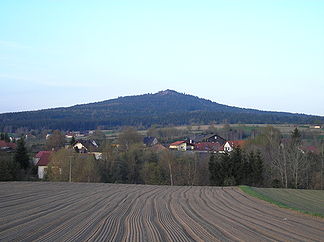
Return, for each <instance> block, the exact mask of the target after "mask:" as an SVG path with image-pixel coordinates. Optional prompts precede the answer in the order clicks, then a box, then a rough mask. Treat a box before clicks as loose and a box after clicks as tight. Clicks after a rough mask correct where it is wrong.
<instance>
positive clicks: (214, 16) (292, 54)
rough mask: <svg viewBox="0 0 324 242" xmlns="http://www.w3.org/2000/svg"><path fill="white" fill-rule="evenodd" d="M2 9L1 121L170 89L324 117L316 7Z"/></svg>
mask: <svg viewBox="0 0 324 242" xmlns="http://www.w3.org/2000/svg"><path fill="white" fill-rule="evenodd" d="M0 6H1V8H0V83H1V95H0V113H6V112H17V111H29V110H39V109H46V108H55V107H68V106H73V105H76V104H85V103H91V102H97V101H103V100H108V99H112V98H117V97H118V96H129V95H140V94H145V93H156V92H158V91H161V90H165V89H172V90H176V91H178V92H182V93H186V94H191V95H194V96H198V97H200V98H205V99H209V100H211V101H214V102H217V103H221V104H225V105H230V106H236V107H242V108H253V109H259V110H265V111H279V112H281V111H282V112H291V113H305V114H312V115H320V116H324V109H323V107H322V106H323V103H324V95H323V91H324V68H323V66H324V45H323V43H324V28H323V26H324V15H323V14H322V13H323V11H324V2H323V1H321V2H320V1H306V0H287V1H272V0H267V1H257V0H247V1H236V0H228V1H220V0H218V1H217V0H216V1H205V0H204V1H199V3H198V2H196V1H163V2H151V1H136V2H133V1H123V2H114V1H100V0H95V1H91V3H90V2H80V1H76V0H73V1H52V0H43V1H40V0H34V1H28V2H27V1H25V2H19V3H18V2H15V1H9V0H4V1H2V2H1V5H0Z"/></svg>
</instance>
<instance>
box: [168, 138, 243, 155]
mask: <svg viewBox="0 0 324 242" xmlns="http://www.w3.org/2000/svg"><path fill="white" fill-rule="evenodd" d="M244 144H245V140H225V139H224V138H223V137H221V136H219V135H217V134H213V135H208V136H203V137H196V139H187V140H180V141H176V142H173V143H171V144H170V145H169V149H171V150H178V151H195V152H209V153H225V152H231V151H232V150H233V149H234V148H235V147H243V146H244Z"/></svg>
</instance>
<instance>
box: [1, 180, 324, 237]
mask: <svg viewBox="0 0 324 242" xmlns="http://www.w3.org/2000/svg"><path fill="white" fill-rule="evenodd" d="M12 240H14V241H53V240H59V241H66V240H72V241H84V240H97V241H98V240H101V241H269V240H272V241H278V240H279V241H298V240H299V241H324V219H321V218H315V217H311V216H307V215H303V214H299V213H297V212H292V211H290V210H286V209H281V208H278V207H275V206H273V205H271V204H268V203H266V202H263V201H260V200H258V199H255V198H252V197H249V196H248V195H245V194H244V193H242V192H241V191H240V190H239V189H238V188H236V187H226V188H220V187H176V186H175V187H170V186H148V185H118V184H89V183H87V184H85V183H45V182H37V183H31V182H8V183H0V241H12Z"/></svg>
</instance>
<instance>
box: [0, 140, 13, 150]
mask: <svg viewBox="0 0 324 242" xmlns="http://www.w3.org/2000/svg"><path fill="white" fill-rule="evenodd" d="M7 147H8V148H11V149H16V147H17V145H16V144H15V143H10V142H6V141H4V140H0V148H7Z"/></svg>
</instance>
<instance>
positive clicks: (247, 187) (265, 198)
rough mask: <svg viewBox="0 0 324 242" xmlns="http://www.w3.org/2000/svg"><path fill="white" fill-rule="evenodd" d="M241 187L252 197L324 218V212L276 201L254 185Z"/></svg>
mask: <svg viewBox="0 0 324 242" xmlns="http://www.w3.org/2000/svg"><path fill="white" fill-rule="evenodd" d="M239 188H240V189H241V191H243V192H244V193H246V194H248V195H250V196H252V197H255V198H258V199H261V200H263V201H266V202H269V203H271V204H274V205H276V206H278V207H280V208H285V209H290V210H293V211H297V212H300V213H303V214H307V215H311V216H315V217H320V218H324V215H323V214H320V213H313V212H310V211H307V210H303V209H299V208H295V207H292V206H289V205H287V204H285V203H282V202H279V201H276V200H274V199H272V198H271V197H268V196H265V195H263V194H261V193H258V192H257V191H255V190H253V189H252V187H250V186H246V185H240V186H239Z"/></svg>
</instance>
